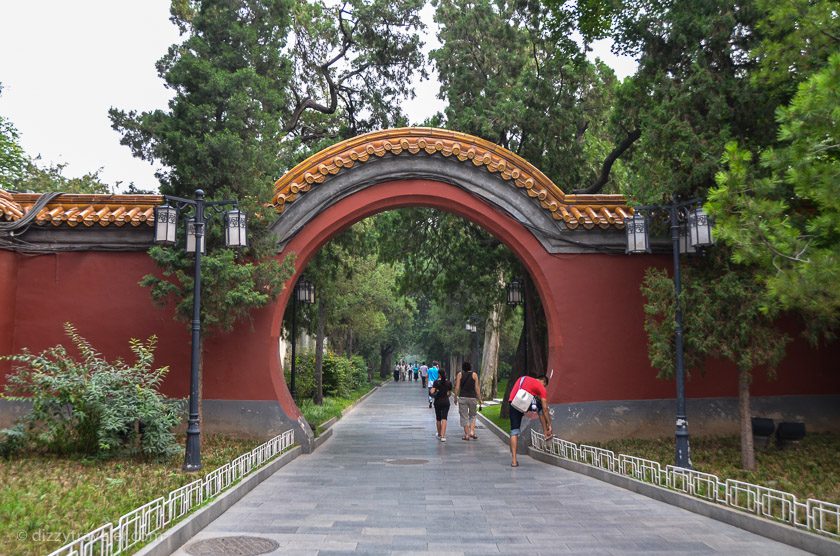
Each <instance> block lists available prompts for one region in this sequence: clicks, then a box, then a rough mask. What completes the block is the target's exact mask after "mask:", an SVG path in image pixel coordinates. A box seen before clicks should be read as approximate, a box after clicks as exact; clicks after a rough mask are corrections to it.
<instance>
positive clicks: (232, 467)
mask: <svg viewBox="0 0 840 556" xmlns="http://www.w3.org/2000/svg"><path fill="white" fill-rule="evenodd" d="M294 440H295V434H294V430H288V431H286V432H284V433H283V434H281V435H279V436H275V437H274V438H272V439H271V440H269V441H268V442H265V443H264V444H261V445H259V446H257V447H256V448H254V449H253V450H251V451H250V452H248V453H247V454H243V455H241V456H239V457H238V458H236V459H235V460H233V461H231V462H229V463H226V464H225V465H223V466H221V467H219V468H218V469H214V470H213V471H211V472H209V473H207V474H206V475H205V476H204V477H203V478H201V479H196V480H195V481H193V482H191V483H189V484H187V485H184V486H182V487H180V488H177V489H175V490H173V491H172V492H170V493H169V495H168V496H166V497H160V498H157V499H155V500H152V501H151V502H149V503H148V504H144V505H143V506H140V507H139V508H137V509H135V510H132V511H130V512H128V513H127V514H125V515H123V516H122V517H120V518H119V520H117V524H116V525H114V524H113V523H106V524H105V525H102V526H101V527H98V528H97V529H94V530H93V531H91V532H89V533H87V534H86V535H84V536H82V537H79V538H78V539H76V540H74V541H73V542H71V543H69V544H66V545H65V546H62V547H61V548H59V549H58V550H56V551H55V552H51V553H50V555H49V556H93V555H97V556H109V555H111V554H123V553H126V552H128V551H130V550H131V549H132V548H134V547H137V546H138V545H141V544H143V543H145V542H146V541H148V540H150V539H152V538H153V537H154V536H156V535H159V534H161V533H163V532H164V531H165V530H166V528H167V527H169V526H170V525H172V524H174V523H175V522H176V521H178V520H179V519H181V518H182V517H184V516H186V515H187V514H188V513H190V512H191V511H192V510H194V509H195V508H197V507H198V506H200V505H202V504H204V503H205V502H208V501H210V500H211V499H213V498H215V497H216V496H218V495H219V494H220V493H221V492H222V491H224V490H226V489H227V488H228V487H230V486H231V485H233V484H234V483H235V482H237V481H238V480H240V479H242V478H243V477H245V476H246V475H248V474H249V473H251V472H252V471H254V470H256V469H258V468H259V467H262V466H263V465H265V464H266V463H268V462H269V460H271V459H272V458H274V457H275V456H277V455H278V454H280V453H281V452H283V451H284V450H285V449H286V448H288V447H290V446H291V445H292V444H293V443H294Z"/></svg>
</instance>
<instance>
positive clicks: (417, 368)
mask: <svg viewBox="0 0 840 556" xmlns="http://www.w3.org/2000/svg"><path fill="white" fill-rule="evenodd" d="M412 372H413V373H414V382H417V381H419V380H420V365H418V364H417V361H415V362H414V369H413V370H412Z"/></svg>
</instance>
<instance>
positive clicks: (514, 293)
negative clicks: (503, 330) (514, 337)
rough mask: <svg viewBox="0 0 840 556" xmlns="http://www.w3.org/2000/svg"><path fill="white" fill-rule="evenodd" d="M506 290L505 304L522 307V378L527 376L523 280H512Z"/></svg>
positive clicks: (525, 308)
mask: <svg viewBox="0 0 840 556" xmlns="http://www.w3.org/2000/svg"><path fill="white" fill-rule="evenodd" d="M505 289H506V290H507V304H508V305H510V306H511V307H516V306H517V305H522V336H523V340H524V341H525V342H524V343H525V370H524V372H523V373H522V374H523V376H524V375H527V374H528V305H527V304H526V301H525V280H523V279H521V278H514V279H513V280H511V281H510V283H509V284H508V285H507V286H506V287H505Z"/></svg>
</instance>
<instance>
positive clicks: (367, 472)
mask: <svg viewBox="0 0 840 556" xmlns="http://www.w3.org/2000/svg"><path fill="white" fill-rule="evenodd" d="M453 413H454V412H453ZM452 415H453V414H452V413H450V416H452ZM333 428H334V430H333V436H332V438H330V439H329V440H327V442H325V443H324V444H323V445H322V446H321V447H320V448H318V450H316V451H315V453H313V454H310V455H304V456H300V457H298V458H297V459H295V460H294V461H292V462H291V463H289V464H288V465H286V466H284V467H282V468H281V469H280V470H278V471H277V472H276V473H275V474H274V475H272V476H271V477H269V478H268V479H267V480H265V481H264V482H263V483H261V484H260V485H259V486H257V487H256V488H255V489H254V490H252V491H251V492H250V493H248V494H247V495H246V496H245V497H243V499H242V500H240V501H239V502H238V503H237V504H235V505H234V506H233V507H232V508H231V509H230V510H228V511H227V512H226V513H224V514H223V515H222V516H220V517H219V518H218V519H217V520H216V521H214V522H213V523H211V524H210V525H208V526H207V527H206V528H205V529H204V530H202V531H201V532H200V533H199V534H198V535H196V537H195V538H194V539H192V541H194V540H196V539H208V538H213V537H218V536H227V535H234V534H237V533H242V534H246V533H247V534H248V535H253V536H263V537H266V538H270V539H272V540H275V541H277V542H278V543H280V549H278V550H277V551H276V552H275V553H277V554H281V553H282V554H306V555H309V554H405V555H410V554H422V555H426V556H429V555H432V554H434V555H435V556H446V555H447V554H451V555H459V556H467V555H472V554H499V553H502V554H517V555H522V556H539V555H541V554H547V555H548V554H551V555H556V554H582V553H585V554H587V555H597V554H604V555H616V554H650V553H658V554H666V553H668V554H676V553H679V554H738V555H739V556H742V555H744V556H746V555H757V556H776V555H779V556H781V555H788V554H802V552H799V551H797V550H795V549H794V548H792V547H789V546H787V545H784V544H779V543H776V542H774V541H771V540H769V539H765V538H763V537H760V536H758V535H754V534H752V533H749V532H746V531H743V530H741V529H737V528H735V527H732V526H730V525H727V524H724V523H721V522H718V521H715V520H712V519H709V518H706V517H703V516H700V515H698V514H694V513H691V512H687V511H685V510H682V509H679V508H676V507H674V506H670V505H668V504H664V503H661V502H657V501H655V500H652V499H650V498H646V497H644V496H641V495H638V494H635V493H632V492H629V491H627V490H624V489H621V488H619V487H616V486H613V485H609V484H607V483H603V482H601V481H598V480H596V479H592V478H590V477H586V476H583V475H579V474H576V473H573V472H571V471H568V470H565V469H562V468H558V467H555V466H551V465H546V464H543V463H540V462H537V461H535V460H532V459H530V458H528V457H527V456H522V457H521V458H520V461H521V466H520V467H519V468H516V469H511V467H510V465H509V463H510V455H509V452H508V449H507V446H505V445H504V444H502V443H501V442H500V441H499V440H498V439H497V438H495V437H494V436H492V435H491V434H490V433H489V432H487V431H483V432H482V433H481V434H479V436H480V439H479V440H478V441H475V442H464V441H462V440H461V436H460V434H461V433H460V432H459V429H458V427H457V418H454V419H452V422H451V423H450V429H449V432H448V434H447V436H448V442H446V443H443V442H439V441H438V440H437V439H436V438H435V436H434V430H435V429H434V413H433V411H432V410H431V409H429V408H428V405H427V404H426V403H425V393H424V391H423V390H422V389H421V388H420V387H419V386H418V385H416V384H415V383H396V384H394V383H390V384H388V385H386V386H385V387H383V388H381V389H380V390H378V391H377V392H375V393H374V394H373V395H372V396H370V397H369V398H368V399H367V400H365V401H364V402H363V403H362V404H360V405H358V406H357V407H356V408H355V409H354V410H352V411H351V412H349V413H348V414H347V415H345V416H344V417H343V418H342V419H341V420H340V421H339V422H338V423H336V424H335V425H334V427H333ZM399 460H412V461H413V462H419V461H420V460H426V461H427V463H419V464H417V465H401V464H398V463H396V462H398V461H399ZM389 462H390V463H389ZM192 541H191V542H192ZM176 554H179V555H186V553H185V552H184V550H183V549H181V550H179V551H178V552H176Z"/></svg>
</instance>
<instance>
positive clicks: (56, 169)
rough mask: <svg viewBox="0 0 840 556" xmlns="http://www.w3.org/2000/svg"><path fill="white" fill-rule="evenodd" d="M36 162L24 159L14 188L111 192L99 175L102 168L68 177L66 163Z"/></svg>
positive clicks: (23, 189) (21, 189) (47, 190)
mask: <svg viewBox="0 0 840 556" xmlns="http://www.w3.org/2000/svg"><path fill="white" fill-rule="evenodd" d="M37 162H38V158H35V159H34V160H33V159H28V160H27V161H26V164H25V166H24V171H23V173H22V174H21V175H20V177H19V178H18V179H17V180H15V181H14V185H15V188H16V189H18V190H19V191H31V192H32V193H47V192H52V191H58V192H61V193H76V194H83V195H97V194H98V195H109V194H111V193H113V191H112V190H111V187H110V186H109V185H107V184H105V183H103V182H102V180H101V179H100V177H99V173H100V172H101V171H102V168H100V169H99V170H97V171H95V172H88V173H86V174H84V175H83V176H81V177H77V178H68V177H66V176H65V175H64V170H65V169H66V168H67V166H68V164H67V163H59V164H50V165H49V166H47V167H41V166H39V165H38V164H37ZM117 185H119V184H117Z"/></svg>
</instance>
